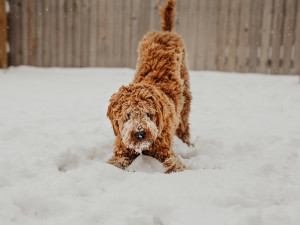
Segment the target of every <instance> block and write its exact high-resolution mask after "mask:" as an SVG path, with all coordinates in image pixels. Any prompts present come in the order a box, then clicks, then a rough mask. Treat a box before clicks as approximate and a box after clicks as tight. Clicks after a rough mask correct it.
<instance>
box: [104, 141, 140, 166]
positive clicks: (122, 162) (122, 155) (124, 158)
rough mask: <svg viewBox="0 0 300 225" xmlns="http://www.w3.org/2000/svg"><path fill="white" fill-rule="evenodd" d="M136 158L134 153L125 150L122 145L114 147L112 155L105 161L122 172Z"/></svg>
mask: <svg viewBox="0 0 300 225" xmlns="http://www.w3.org/2000/svg"><path fill="white" fill-rule="evenodd" d="M137 156H138V154H137V153H136V152H135V151H133V150H131V149H127V148H126V147H124V146H122V145H116V147H115V150H114V155H113V156H112V157H111V158H110V159H109V160H108V161H107V163H109V164H112V165H114V166H116V167H118V168H120V169H123V170H124V169H125V168H126V167H127V166H129V165H130V164H131V163H132V162H133V160H134V159H135V158H136V157H137Z"/></svg>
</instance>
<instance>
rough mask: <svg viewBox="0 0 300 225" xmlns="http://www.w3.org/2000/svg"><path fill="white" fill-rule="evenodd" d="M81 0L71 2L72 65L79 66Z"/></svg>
mask: <svg viewBox="0 0 300 225" xmlns="http://www.w3.org/2000/svg"><path fill="white" fill-rule="evenodd" d="M81 2H82V1H78V0H74V2H73V27H74V32H73V40H74V41H73V46H72V48H73V62H72V64H73V67H80V65H81V35H82V32H81V17H82V13H81V9H82V5H81Z"/></svg>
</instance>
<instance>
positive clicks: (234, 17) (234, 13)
mask: <svg viewBox="0 0 300 225" xmlns="http://www.w3.org/2000/svg"><path fill="white" fill-rule="evenodd" d="M239 4H240V0H231V1H230V14H229V30H228V32H229V37H228V61H227V67H226V71H229V72H232V71H235V64H236V47H237V31H238V9H239Z"/></svg>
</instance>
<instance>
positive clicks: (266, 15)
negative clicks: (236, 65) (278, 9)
mask: <svg viewBox="0 0 300 225" xmlns="http://www.w3.org/2000/svg"><path fill="white" fill-rule="evenodd" d="M272 8H273V0H264V6H263V17H262V29H261V56H260V62H259V69H258V71H257V72H260V73H268V71H269V60H270V58H269V51H270V44H271V29H272V18H273V13H272Z"/></svg>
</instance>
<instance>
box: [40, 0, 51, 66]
mask: <svg viewBox="0 0 300 225" xmlns="http://www.w3.org/2000/svg"><path fill="white" fill-rule="evenodd" d="M50 1H51V0H44V6H43V10H42V13H43V15H42V17H43V28H42V30H43V47H42V48H43V66H44V67H49V66H50V65H51V64H50V60H51V58H50V57H51V56H50V51H51V50H50V49H51V46H50V40H51V39H50V24H51V19H52V18H51V14H50V13H49V10H50Z"/></svg>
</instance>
